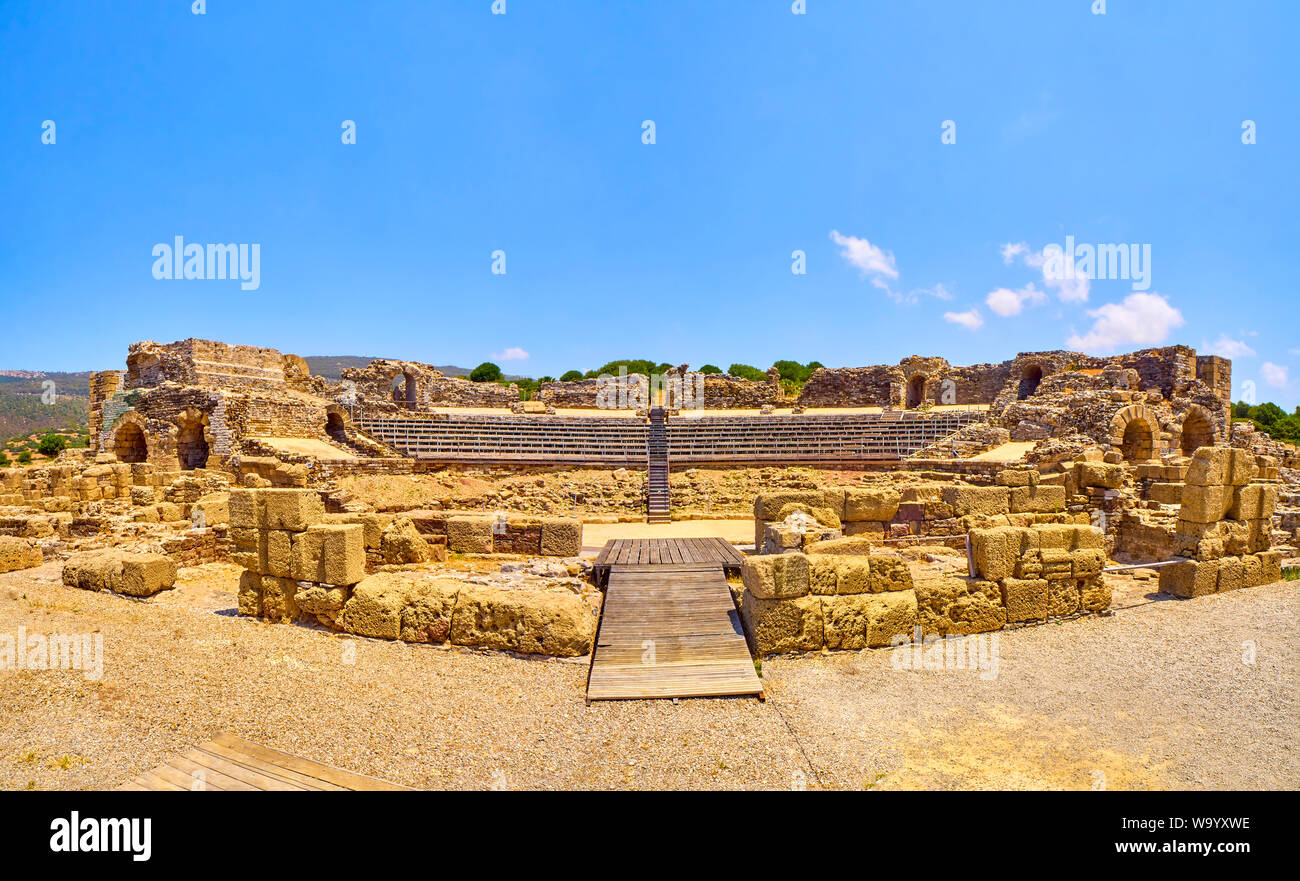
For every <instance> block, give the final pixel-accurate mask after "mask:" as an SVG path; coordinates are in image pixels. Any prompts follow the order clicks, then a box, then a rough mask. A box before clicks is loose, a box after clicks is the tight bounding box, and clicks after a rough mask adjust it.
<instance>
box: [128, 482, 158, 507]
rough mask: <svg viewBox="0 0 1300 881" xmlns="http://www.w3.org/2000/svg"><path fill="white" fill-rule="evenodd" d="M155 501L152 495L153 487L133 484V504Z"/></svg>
mask: <svg viewBox="0 0 1300 881" xmlns="http://www.w3.org/2000/svg"><path fill="white" fill-rule="evenodd" d="M156 501H157V498H156V497H155V496H154V493H153V487H151V486H133V487H131V504H133V505H152V504H154V503H155V502H156Z"/></svg>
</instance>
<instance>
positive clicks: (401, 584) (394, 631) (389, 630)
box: [338, 573, 411, 639]
mask: <svg viewBox="0 0 1300 881" xmlns="http://www.w3.org/2000/svg"><path fill="white" fill-rule="evenodd" d="M410 590H411V582H410V581H409V580H407V579H404V578H401V577H398V576H395V575H392V574H390V573H380V574H378V575H371V576H370V577H369V578H366V579H365V580H363V581H361V582H360V583H359V584H357V585H356V586H355V587H353V588H352V595H351V596H350V597H348V601H347V603H345V604H344V606H343V614H342V615H340V616H339V619H338V625H339V627H340V628H341V629H343V630H345V631H347V632H348V633H355V634H356V635H357V636H369V637H372V638H374V639H397V638H399V637H400V636H401V633H402V610H403V609H404V608H405V607H406V602H407V595H408V593H409V592H410Z"/></svg>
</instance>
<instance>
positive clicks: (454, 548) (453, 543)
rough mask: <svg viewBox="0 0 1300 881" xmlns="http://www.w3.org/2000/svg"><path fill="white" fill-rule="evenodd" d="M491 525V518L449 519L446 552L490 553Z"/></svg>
mask: <svg viewBox="0 0 1300 881" xmlns="http://www.w3.org/2000/svg"><path fill="white" fill-rule="evenodd" d="M492 523H493V518H491V517H479V516H474V517H449V518H448V519H447V550H449V551H451V552H452V553H456V554H490V553H492ZM543 535H545V528H544V527H543Z"/></svg>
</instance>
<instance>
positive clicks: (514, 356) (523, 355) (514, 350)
mask: <svg viewBox="0 0 1300 881" xmlns="http://www.w3.org/2000/svg"><path fill="white" fill-rule="evenodd" d="M492 357H493V358H495V359H496V360H497V361H526V360H528V353H527V352H525V351H524V350H523V349H521V348H519V347H518V346H511V347H510V348H508V349H506V350H505V351H504V352H497V353H496V354H494V355H493V356H492Z"/></svg>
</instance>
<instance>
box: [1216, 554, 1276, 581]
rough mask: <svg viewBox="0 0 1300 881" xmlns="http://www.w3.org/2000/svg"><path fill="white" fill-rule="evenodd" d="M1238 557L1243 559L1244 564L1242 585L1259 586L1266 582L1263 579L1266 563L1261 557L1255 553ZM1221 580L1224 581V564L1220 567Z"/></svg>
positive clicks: (1242, 564) (1242, 563)
mask: <svg viewBox="0 0 1300 881" xmlns="http://www.w3.org/2000/svg"><path fill="white" fill-rule="evenodd" d="M1238 559H1239V560H1241V566H1242V584H1241V586H1242V587H1259V586H1260V585H1261V584H1264V583H1265V582H1264V581H1262V580H1261V579H1262V578H1263V575H1264V564H1263V562H1262V561H1261V560H1260V559H1259V557H1257V556H1256V555H1254V554H1247V555H1246V556H1243V557H1238ZM1219 581H1220V582H1222V581H1223V567H1222V566H1220V568H1219Z"/></svg>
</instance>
